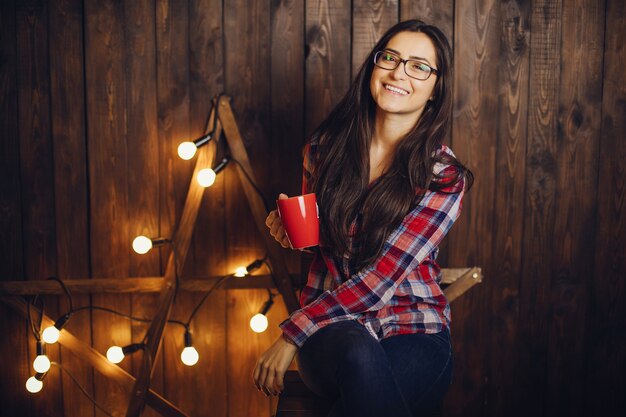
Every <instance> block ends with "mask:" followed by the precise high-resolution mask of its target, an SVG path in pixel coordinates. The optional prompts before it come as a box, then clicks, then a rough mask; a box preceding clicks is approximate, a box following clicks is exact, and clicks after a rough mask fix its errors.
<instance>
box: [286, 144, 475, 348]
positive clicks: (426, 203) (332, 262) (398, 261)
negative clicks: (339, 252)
mask: <svg viewBox="0 0 626 417" xmlns="http://www.w3.org/2000/svg"><path fill="white" fill-rule="evenodd" d="M316 147H317V145H316V143H314V142H312V143H309V144H307V145H306V147H305V149H304V171H303V192H307V191H309V190H308V189H307V183H308V182H309V179H310V177H311V172H312V169H311V168H312V165H311V164H312V161H313V160H314V159H313V157H314V154H315V151H316ZM441 151H442V152H446V153H448V154H450V155H454V154H453V153H452V151H451V150H450V149H449V148H448V147H446V146H442V148H441ZM447 169H454V168H452V167H445V166H442V165H441V164H437V165H436V166H435V168H434V170H435V172H441V171H442V170H447ZM444 191H446V192H451V194H448V193H446V192H434V191H430V190H429V191H427V192H426V194H425V195H424V197H423V198H422V200H421V201H420V203H419V204H418V205H417V206H416V207H415V208H414V209H413V210H412V211H411V212H409V213H408V214H407V215H406V216H405V218H404V219H403V221H402V223H401V224H400V225H399V226H398V227H397V228H396V229H395V230H394V231H393V232H392V233H391V234H390V235H389V236H388V237H387V239H386V241H385V243H384V246H383V250H382V252H381V254H380V255H379V257H378V258H377V259H376V260H375V261H374V262H373V263H372V264H371V265H369V266H367V267H365V268H363V269H362V270H359V271H357V270H355V268H354V267H352V265H351V262H350V259H349V258H347V257H344V258H338V257H337V256H334V255H333V254H332V251H331V250H330V249H329V248H327V247H324V246H319V247H318V250H317V251H316V255H315V257H314V259H313V262H312V264H311V267H310V269H309V273H308V278H307V284H306V286H305V287H304V288H303V290H302V292H301V295H300V305H301V306H302V308H300V309H299V310H296V311H294V312H293V313H292V314H291V315H290V317H289V318H287V319H286V320H285V321H283V322H282V323H281V324H280V328H281V329H282V331H283V335H284V336H285V337H286V338H288V339H289V340H291V341H292V342H294V343H295V344H296V345H297V346H299V347H301V346H302V345H303V344H304V342H305V341H306V340H307V338H308V337H309V336H311V335H312V334H313V333H315V332H316V331H317V330H319V329H321V328H322V327H324V326H326V325H328V324H331V323H336V322H339V321H343V320H357V321H359V322H360V323H362V324H363V325H364V326H365V327H366V328H367V329H368V331H369V332H370V333H371V335H372V336H373V337H374V338H376V339H379V340H380V339H383V338H385V337H389V336H393V335H398V334H404V333H437V332H440V331H442V330H443V329H445V328H446V327H448V326H449V324H450V319H451V317H450V306H449V304H448V301H447V300H446V298H445V296H444V294H443V292H442V290H441V288H440V287H439V282H440V281H441V271H440V268H439V265H438V264H437V262H436V261H435V259H436V258H437V254H438V252H439V249H438V245H439V243H440V242H441V240H442V239H443V237H444V236H445V235H446V233H447V232H448V230H450V227H451V226H452V224H453V223H454V221H455V220H456V219H457V218H458V217H459V214H460V211H461V201H462V198H463V193H464V181H460V182H459V183H457V184H456V185H454V186H453V187H450V188H449V189H446V190H444ZM309 192H310V191H309ZM359 219H360V216H357V219H355V221H354V222H353V224H352V231H354V230H356V229H357V228H358V222H359ZM349 244H350V245H351V244H352V242H349Z"/></svg>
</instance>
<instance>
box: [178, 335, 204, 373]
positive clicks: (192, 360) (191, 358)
mask: <svg viewBox="0 0 626 417" xmlns="http://www.w3.org/2000/svg"><path fill="white" fill-rule="evenodd" d="M198 359H200V355H199V354H198V351H197V350H196V348H195V347H193V345H192V343H191V332H190V331H189V329H186V330H185V348H184V349H183V351H182V352H181V354H180V360H181V361H182V362H183V363H184V364H185V365H187V366H194V365H195V364H196V363H198Z"/></svg>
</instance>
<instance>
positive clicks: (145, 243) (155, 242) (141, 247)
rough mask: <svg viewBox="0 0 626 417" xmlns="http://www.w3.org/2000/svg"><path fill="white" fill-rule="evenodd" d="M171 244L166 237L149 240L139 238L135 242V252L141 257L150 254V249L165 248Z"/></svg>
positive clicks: (147, 238) (143, 237)
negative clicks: (167, 244)
mask: <svg viewBox="0 0 626 417" xmlns="http://www.w3.org/2000/svg"><path fill="white" fill-rule="evenodd" d="M169 242H170V240H169V239H166V238H164V237H156V238H149V237H146V236H137V237H136V238H135V239H134V240H133V250H134V251H135V252H137V253H138V254H139V255H143V254H145V253H148V252H149V251H150V249H152V248H156V247H159V246H163V245H165V244H166V243H169Z"/></svg>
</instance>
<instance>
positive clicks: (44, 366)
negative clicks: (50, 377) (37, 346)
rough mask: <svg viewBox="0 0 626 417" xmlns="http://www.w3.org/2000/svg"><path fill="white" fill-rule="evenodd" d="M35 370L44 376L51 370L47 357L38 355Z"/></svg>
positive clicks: (34, 362) (34, 365)
mask: <svg viewBox="0 0 626 417" xmlns="http://www.w3.org/2000/svg"><path fill="white" fill-rule="evenodd" d="M33 369H34V370H35V371H36V372H39V373H42V374H43V373H44V372H48V371H49V370H50V359H48V357H47V356H46V355H38V356H37V357H36V358H35V360H34V361H33Z"/></svg>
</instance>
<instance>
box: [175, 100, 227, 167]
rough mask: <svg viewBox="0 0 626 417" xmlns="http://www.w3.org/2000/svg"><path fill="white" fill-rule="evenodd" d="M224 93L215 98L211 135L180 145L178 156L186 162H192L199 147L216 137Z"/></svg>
mask: <svg viewBox="0 0 626 417" xmlns="http://www.w3.org/2000/svg"><path fill="white" fill-rule="evenodd" d="M222 95H223V93H219V94H218V95H217V96H215V97H214V98H213V105H214V106H215V114H214V115H213V127H212V129H211V131H210V132H209V133H207V134H206V135H203V136H201V137H199V138H198V139H196V140H194V141H193V142H191V141H186V142H183V143H181V144H180V145H178V156H179V157H180V158H181V159H184V160H185V161H188V160H190V159H191V158H193V157H194V156H195V155H196V151H197V150H198V148H199V147H201V146H204V145H206V144H207V143H209V142H210V141H211V139H213V136H214V135H215V131H216V130H217V119H218V118H219V106H218V104H219V102H220V98H221V97H222Z"/></svg>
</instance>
